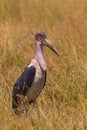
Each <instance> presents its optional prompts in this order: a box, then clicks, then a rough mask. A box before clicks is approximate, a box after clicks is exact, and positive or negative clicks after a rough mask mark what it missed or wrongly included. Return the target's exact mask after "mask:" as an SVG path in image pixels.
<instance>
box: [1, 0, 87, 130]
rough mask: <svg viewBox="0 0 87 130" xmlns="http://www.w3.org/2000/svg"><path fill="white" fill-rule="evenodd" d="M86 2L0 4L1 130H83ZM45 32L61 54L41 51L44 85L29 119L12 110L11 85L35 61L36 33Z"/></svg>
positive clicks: (86, 115)
mask: <svg viewBox="0 0 87 130" xmlns="http://www.w3.org/2000/svg"><path fill="white" fill-rule="evenodd" d="M86 11H87V2H86V0H80V1H78V0H74V1H71V0H67V1H66V0H59V1H57V0H55V1H54V0H51V1H50V0H44V1H42V0H32V1H30V0H25V1H23V0H19V1H16V0H13V1H12V0H1V1H0V129H1V130H2V129H3V130H86V129H87V22H86V21H87V13H86ZM37 30H42V31H44V32H46V34H47V35H48V38H49V39H50V40H51V41H52V42H53V44H54V46H55V47H56V48H57V50H58V51H59V54H60V56H59V57H57V56H56V55H55V54H53V53H52V52H51V51H50V50H49V49H47V48H44V57H45V60H46V63H47V66H48V70H47V72H48V74H47V82H46V86H45V88H44V90H43V91H42V93H41V95H40V96H39V97H38V99H37V104H36V106H35V107H34V108H33V109H32V107H31V106H30V107H29V110H28V113H27V115H21V116H17V115H15V114H14V112H13V110H12V107H11V105H12V104H11V101H12V99H11V97H12V89H13V84H14V82H15V81H16V79H17V78H18V76H19V75H20V74H21V73H22V72H23V70H24V69H25V67H26V66H27V65H28V64H29V62H30V60H31V58H33V57H34V37H33V35H34V33H35V32H36V31H37Z"/></svg>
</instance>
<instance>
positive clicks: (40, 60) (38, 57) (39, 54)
mask: <svg viewBox="0 0 87 130" xmlns="http://www.w3.org/2000/svg"><path fill="white" fill-rule="evenodd" d="M35 60H36V61H37V62H38V63H39V65H40V68H41V69H42V70H43V71H46V63H45V60H44V57H43V47H42V46H41V44H40V42H39V41H37V43H36V55H35Z"/></svg>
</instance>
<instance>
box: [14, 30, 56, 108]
mask: <svg viewBox="0 0 87 130" xmlns="http://www.w3.org/2000/svg"><path fill="white" fill-rule="evenodd" d="M43 45H45V46H47V47H48V48H50V49H51V50H52V51H53V52H54V53H55V54H57V55H58V52H57V50H56V49H55V48H54V47H53V46H52V45H51V43H50V41H49V40H48V39H47V36H46V34H45V33H44V32H40V31H39V32H37V33H36V34H35V46H36V54H35V58H34V59H32V60H31V62H30V64H29V66H27V67H26V69H25V70H24V72H23V73H22V74H21V76H20V77H19V78H18V79H17V81H16V82H15V84H14V87H13V93H12V108H13V109H15V108H18V107H19V106H20V105H21V103H22V101H23V99H24V98H25V99H27V101H28V103H29V104H31V103H33V102H34V101H35V100H36V98H37V97H38V96H39V94H40V93H41V91H42V89H43V88H44V86H45V82H46V70H47V67H46V63H45V60H44V57H43ZM21 97H22V98H21Z"/></svg>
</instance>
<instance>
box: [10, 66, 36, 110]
mask: <svg viewBox="0 0 87 130" xmlns="http://www.w3.org/2000/svg"><path fill="white" fill-rule="evenodd" d="M35 73H36V68H35V67H34V66H30V67H29V68H28V67H27V68H26V69H25V71H24V72H23V73H22V74H21V76H20V77H19V78H18V79H17V81H16V83H15V84H14V88H13V95H12V99H13V101H12V106H13V108H15V107H17V105H18V102H20V98H19V97H18V96H17V95H19V94H22V95H24V96H25V95H26V93H27V91H28V89H29V88H30V87H31V85H32V83H33V80H34V77H35Z"/></svg>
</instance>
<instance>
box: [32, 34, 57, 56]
mask: <svg viewBox="0 0 87 130" xmlns="http://www.w3.org/2000/svg"><path fill="white" fill-rule="evenodd" d="M35 41H36V44H38V43H39V44H41V45H45V46H47V47H48V48H50V49H51V50H52V51H53V52H54V53H55V54H56V55H59V54H58V51H57V50H56V49H55V48H54V47H53V46H52V44H51V42H50V40H48V39H47V36H46V34H45V33H44V32H40V31H39V32H37V33H36V34H35Z"/></svg>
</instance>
